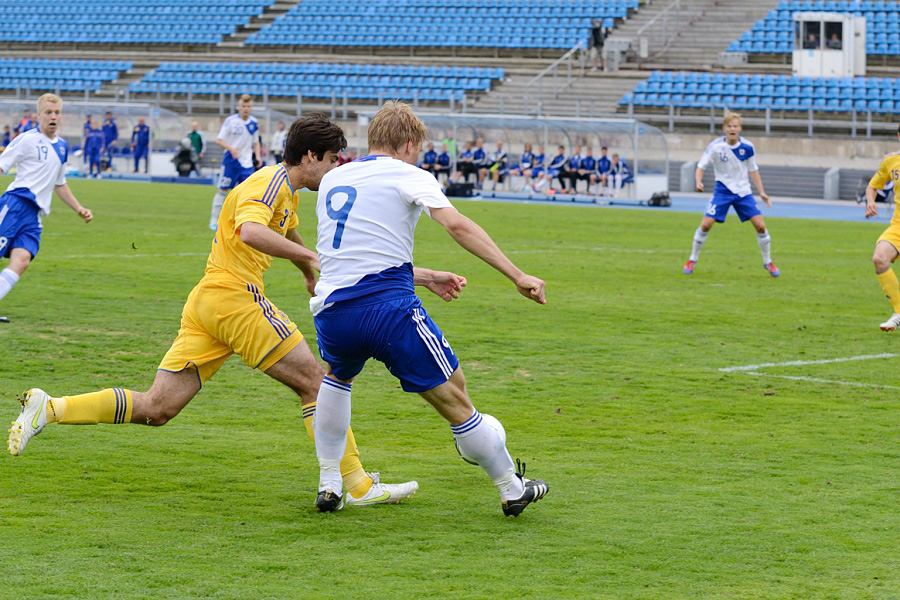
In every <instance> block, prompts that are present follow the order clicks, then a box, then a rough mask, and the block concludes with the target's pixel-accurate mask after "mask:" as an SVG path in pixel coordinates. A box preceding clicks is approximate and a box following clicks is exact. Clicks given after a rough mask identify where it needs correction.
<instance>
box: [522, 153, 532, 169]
mask: <svg viewBox="0 0 900 600" xmlns="http://www.w3.org/2000/svg"><path fill="white" fill-rule="evenodd" d="M533 164H534V153H533V152H523V153H522V156H520V157H519V168H520V169H530V168H531V167H532V165H533Z"/></svg>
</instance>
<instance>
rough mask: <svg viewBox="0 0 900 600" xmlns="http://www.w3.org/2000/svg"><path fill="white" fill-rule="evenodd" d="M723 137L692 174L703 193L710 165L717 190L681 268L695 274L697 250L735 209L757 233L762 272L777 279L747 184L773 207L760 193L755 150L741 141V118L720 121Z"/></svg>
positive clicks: (769, 244)
mask: <svg viewBox="0 0 900 600" xmlns="http://www.w3.org/2000/svg"><path fill="white" fill-rule="evenodd" d="M722 129H723V131H724V132H725V136H724V137H720V138H716V139H715V140H713V141H712V142H710V144H709V146H707V147H706V151H705V152H704V153H703V156H702V157H701V158H700V162H699V163H697V170H696V171H695V172H694V183H695V184H696V187H697V191H698V192H702V191H703V171H704V170H705V169H706V168H708V167H709V165H710V164H712V165H713V167H714V169H715V173H716V189H715V191H714V192H713V197H712V199H711V200H710V201H709V205H708V206H707V207H706V212H705V213H704V215H703V219H702V220H701V221H700V227H698V228H697V231H695V232H694V243H693V244H692V246H691V257H690V258H689V259H688V261H687V262H686V263H685V264H684V274H685V275H690V274H691V273H693V272H694V265H696V264H697V260H698V259H699V256H700V249H701V248H702V247H703V244H705V243H706V236H707V235H708V234H709V230H710V229H711V228H712V226H713V223H716V222H719V223H724V222H725V215H726V214H727V213H728V208H729V207H731V206H734V211H735V212H736V213H737V215H738V217H740V219H741V222H742V223H743V222H744V221H746V220H748V219H749V220H750V222H751V223H752V224H753V227H754V228H755V229H756V241H757V244H758V245H759V251H760V253H761V254H762V260H763V268H764V269H765V270H766V271H768V272H769V275H771V276H772V277H778V276H779V275H780V274H781V271H779V270H778V267H776V266H775V263H773V262H772V251H771V248H772V240H771V238H770V237H769V232H768V230H766V222H765V220H764V219H763V216H762V213H760V211H759V209H758V208H757V207H756V200H755V199H754V198H753V190H752V189H751V188H750V182H751V181H753V185H754V186H756V190H757V191H758V192H759V196H760V198H762V199H763V202H765V203H766V206H772V201H771V200H769V195H768V194H766V192H765V190H764V189H763V184H762V179H761V178H760V176H759V167H758V166H757V165H756V150H755V149H754V147H753V144H752V143H750V141H748V140H747V139H745V138H743V137H741V130H742V126H741V116H740V115H739V114H737V113H733V112H729V113H726V114H725V117H724V118H723V119H722Z"/></svg>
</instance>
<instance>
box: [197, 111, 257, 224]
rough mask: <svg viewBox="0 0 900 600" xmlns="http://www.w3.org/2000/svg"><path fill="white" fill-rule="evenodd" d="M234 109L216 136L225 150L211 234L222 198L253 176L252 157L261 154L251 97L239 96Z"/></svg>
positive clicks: (213, 205) (220, 207)
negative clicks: (233, 112) (252, 113)
mask: <svg viewBox="0 0 900 600" xmlns="http://www.w3.org/2000/svg"><path fill="white" fill-rule="evenodd" d="M237 110H238V112H237V114H234V115H231V116H230V117H228V118H227V119H225V121H224V122H223V123H222V127H221V128H220V129H219V135H218V137H216V143H217V144H218V145H220V146H221V147H222V148H224V149H225V155H224V156H223V157H222V175H221V177H220V178H219V189H218V191H217V192H216V195H215V196H213V200H212V211H211V213H210V216H209V228H210V229H211V230H213V231H215V230H216V223H217V222H218V220H219V211H221V210H222V204H224V203H225V195H226V194H227V193H228V192H229V191H230V190H232V189H234V188H235V187H236V186H237V185H239V184H240V183H241V182H242V181H244V180H245V179H247V178H248V177H250V176H251V175H252V174H253V171H254V167H255V165H254V164H253V155H254V154H255V155H256V156H260V155H261V154H260V147H259V136H258V135H257V133H256V132H257V131H259V122H258V121H257V120H256V117H254V116H252V115H251V114H250V113H251V112H253V98H251V97H250V95H249V94H244V95H243V96H241V99H240V101H239V102H238V106H237Z"/></svg>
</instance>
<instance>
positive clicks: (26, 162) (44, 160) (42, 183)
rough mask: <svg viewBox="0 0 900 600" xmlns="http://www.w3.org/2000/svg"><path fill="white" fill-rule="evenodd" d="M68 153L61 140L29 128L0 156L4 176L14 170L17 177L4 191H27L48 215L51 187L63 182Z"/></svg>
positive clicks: (51, 193)
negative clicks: (14, 168)
mask: <svg viewBox="0 0 900 600" xmlns="http://www.w3.org/2000/svg"><path fill="white" fill-rule="evenodd" d="M68 154H69V146H68V144H66V141H65V140H64V139H62V138H61V137H59V136H56V137H54V138H53V139H51V138H48V137H47V136H46V135H44V134H43V133H41V131H40V129H29V130H28V131H26V132H25V133H22V134H20V135H18V136H16V137H15V138H14V139H13V141H12V142H11V143H10V144H9V146H7V147H6V150H4V152H3V154H0V169H2V170H3V172H4V173H8V172H9V170H10V168H12V167H13V166H15V167H16V177H15V179H13V182H12V183H11V184H9V187H8V188H6V190H7V191H9V190H14V189H20V188H25V189H27V190H29V191H30V192H31V194H32V195H33V196H34V202H35V204H37V206H38V208H39V209H40V210H41V214H42V215H49V214H50V201H51V200H52V199H53V188H54V187H56V186H57V185H65V183H66V170H65V164H66V158H67V157H68Z"/></svg>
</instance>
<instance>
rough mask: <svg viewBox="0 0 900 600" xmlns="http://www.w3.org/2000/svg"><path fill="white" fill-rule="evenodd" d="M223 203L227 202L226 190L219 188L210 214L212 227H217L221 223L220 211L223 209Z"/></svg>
mask: <svg viewBox="0 0 900 600" xmlns="http://www.w3.org/2000/svg"><path fill="white" fill-rule="evenodd" d="M223 204H225V190H219V191H218V192H216V195H215V196H213V200H212V211H211V212H210V214H209V228H210V229H215V228H216V226H217V225H218V224H219V213H220V212H221V211H222V205H223Z"/></svg>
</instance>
